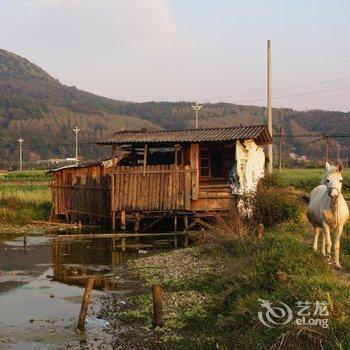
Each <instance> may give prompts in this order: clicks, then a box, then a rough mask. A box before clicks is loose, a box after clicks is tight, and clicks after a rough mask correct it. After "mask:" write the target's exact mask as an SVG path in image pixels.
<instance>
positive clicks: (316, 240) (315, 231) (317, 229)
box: [312, 227, 320, 252]
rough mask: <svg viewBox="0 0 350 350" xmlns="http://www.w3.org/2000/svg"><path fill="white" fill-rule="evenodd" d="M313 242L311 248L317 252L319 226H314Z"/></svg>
mask: <svg viewBox="0 0 350 350" xmlns="http://www.w3.org/2000/svg"><path fill="white" fill-rule="evenodd" d="M314 234H315V236H314V244H313V246H312V248H313V250H314V251H315V252H317V246H318V236H319V235H320V228H319V227H314Z"/></svg>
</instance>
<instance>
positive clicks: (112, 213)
mask: <svg viewBox="0 0 350 350" xmlns="http://www.w3.org/2000/svg"><path fill="white" fill-rule="evenodd" d="M115 149H116V146H112V174H111V176H112V177H111V215H112V231H113V232H114V231H115V228H116V226H115V209H114V207H115V175H114V171H115Z"/></svg>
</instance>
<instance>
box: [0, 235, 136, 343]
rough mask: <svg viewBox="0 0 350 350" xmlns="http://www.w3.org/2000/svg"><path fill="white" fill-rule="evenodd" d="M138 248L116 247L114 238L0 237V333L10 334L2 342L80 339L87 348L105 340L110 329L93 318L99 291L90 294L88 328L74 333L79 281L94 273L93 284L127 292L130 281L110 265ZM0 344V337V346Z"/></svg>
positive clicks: (80, 289)
mask: <svg viewBox="0 0 350 350" xmlns="http://www.w3.org/2000/svg"><path fill="white" fill-rule="evenodd" d="M138 254H139V253H138V250H128V251H126V252H125V253H122V252H120V251H119V250H118V246H116V244H115V241H113V240H112V239H95V238H94V239H83V240H72V239H55V238H50V237H30V236H28V237H26V238H25V239H24V238H23V237H18V238H16V239H13V240H9V241H5V242H0V270H1V271H2V272H1V273H0V310H1V312H0V339H5V340H6V339H10V340H11V343H6V344H5V346H6V347H5V348H6V349H11V350H12V349H39V348H43V349H62V348H66V346H67V347H70V348H79V346H80V344H81V342H82V341H83V342H85V343H86V344H88V346H89V348H98V346H102V345H98V344H106V342H107V341H109V340H108V339H109V337H110V335H109V334H108V332H107V333H106V332H105V330H104V329H102V328H103V327H102V326H101V327H102V328H101V327H99V326H98V325H97V324H96V322H97V321H98V322H100V323H101V322H102V321H101V320H99V319H96V317H97V315H98V314H99V309H100V306H101V305H100V297H101V295H102V293H101V292H99V291H94V293H93V296H92V300H91V305H90V306H91V309H90V311H89V322H87V330H86V333H85V334H83V335H77V334H76V333H75V326H76V322H77V317H78V315H79V310H80V304H81V298H82V295H83V292H84V289H83V288H82V287H84V285H85V281H86V278H87V276H96V280H95V286H94V287H95V289H96V288H97V289H116V288H118V293H119V290H121V292H122V293H123V292H125V290H127V289H128V288H129V287H130V283H132V282H130V281H129V280H128V276H124V281H123V275H122V273H120V274H119V272H118V276H115V273H116V270H114V271H113V269H115V268H116V267H117V266H119V265H121V264H122V263H123V262H125V261H126V260H127V259H129V258H134V257H137V256H138ZM121 270H123V269H121ZM118 271H119V270H118ZM103 324H105V322H104V323H103ZM12 340H13V342H12ZM63 344H64V345H63ZM3 345H4V344H2V343H1V342H0V348H2V346H3ZM101 348H104V347H103V346H102V347H101Z"/></svg>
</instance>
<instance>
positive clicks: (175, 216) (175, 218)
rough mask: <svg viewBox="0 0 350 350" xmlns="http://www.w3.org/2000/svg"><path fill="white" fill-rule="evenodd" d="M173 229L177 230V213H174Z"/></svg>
mask: <svg viewBox="0 0 350 350" xmlns="http://www.w3.org/2000/svg"><path fill="white" fill-rule="evenodd" d="M174 231H177V213H176V212H175V213H174Z"/></svg>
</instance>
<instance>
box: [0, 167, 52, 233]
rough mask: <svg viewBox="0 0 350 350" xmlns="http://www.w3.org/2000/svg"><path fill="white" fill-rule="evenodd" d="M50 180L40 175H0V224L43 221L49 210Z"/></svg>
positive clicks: (7, 173)
mask: <svg viewBox="0 0 350 350" xmlns="http://www.w3.org/2000/svg"><path fill="white" fill-rule="evenodd" d="M49 181H50V176H48V175H46V174H45V172H44V171H22V172H17V171H14V172H6V173H1V174H0V223H1V224H2V225H5V224H7V225H14V226H18V225H26V224H29V223H30V221H31V220H46V219H47V217H48V213H49V210H50V189H49V187H48V184H49Z"/></svg>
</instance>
